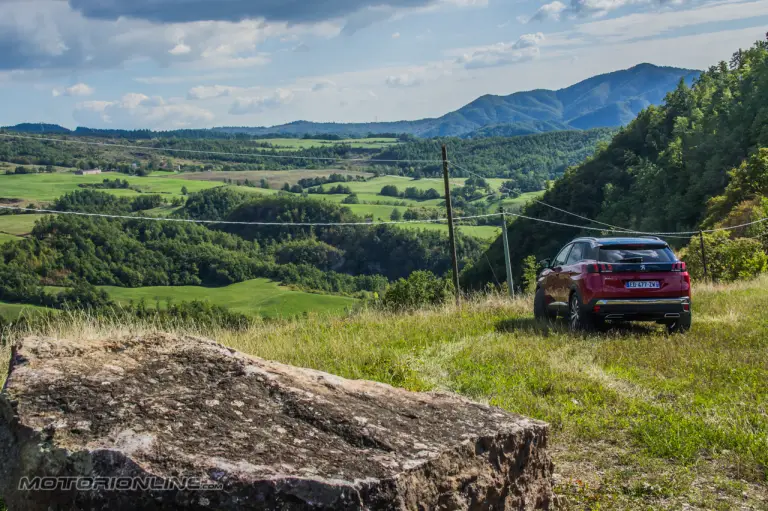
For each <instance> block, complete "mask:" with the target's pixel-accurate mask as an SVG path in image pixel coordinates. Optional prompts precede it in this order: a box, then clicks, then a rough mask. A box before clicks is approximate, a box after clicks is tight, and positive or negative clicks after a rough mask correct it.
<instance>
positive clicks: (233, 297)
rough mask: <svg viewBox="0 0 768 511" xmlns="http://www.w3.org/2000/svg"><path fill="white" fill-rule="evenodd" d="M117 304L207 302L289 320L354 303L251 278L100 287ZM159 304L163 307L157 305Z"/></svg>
mask: <svg viewBox="0 0 768 511" xmlns="http://www.w3.org/2000/svg"><path fill="white" fill-rule="evenodd" d="M102 289H104V290H105V291H106V292H107V293H108V294H109V296H110V297H111V298H112V299H113V300H115V301H116V302H118V303H121V304H127V303H129V302H130V301H131V300H133V301H134V302H138V301H139V300H142V299H144V300H145V301H146V302H147V304H148V305H153V304H154V303H155V302H157V301H160V302H167V301H169V300H170V301H172V302H176V303H179V302H189V301H193V300H201V301H208V302H211V303H213V304H215V305H220V306H222V307H226V308H228V309H230V310H233V311H236V312H241V313H243V314H246V315H249V316H264V317H292V316H297V315H301V314H304V313H311V312H315V313H320V314H325V313H340V312H343V311H344V310H345V309H346V308H348V307H351V306H352V305H353V304H354V303H355V300H354V299H352V298H347V297H343V296H332V295H321V294H313V293H305V292H302V291H294V290H292V289H289V288H287V287H283V286H280V285H278V284H276V283H274V282H272V281H270V280H267V279H255V280H249V281H247V282H241V283H239V284H232V285H231V286H226V287H220V288H208V287H199V286H176V287H174V286H168V287H141V288H135V289H129V288H122V287H110V286H103V287H102ZM161 305H163V304H161Z"/></svg>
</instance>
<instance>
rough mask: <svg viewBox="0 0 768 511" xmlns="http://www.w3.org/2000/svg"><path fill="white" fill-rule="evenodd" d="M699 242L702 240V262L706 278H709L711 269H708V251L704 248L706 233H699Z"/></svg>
mask: <svg viewBox="0 0 768 511" xmlns="http://www.w3.org/2000/svg"><path fill="white" fill-rule="evenodd" d="M699 240H701V261H702V262H703V263H704V278H705V279H706V278H707V277H708V276H709V269H708V268H707V249H706V248H705V247H704V233H703V232H702V231H699Z"/></svg>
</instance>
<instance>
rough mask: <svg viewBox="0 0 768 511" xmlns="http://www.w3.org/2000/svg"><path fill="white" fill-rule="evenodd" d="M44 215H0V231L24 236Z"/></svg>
mask: <svg viewBox="0 0 768 511" xmlns="http://www.w3.org/2000/svg"><path fill="white" fill-rule="evenodd" d="M44 216H45V215H0V233H3V234H12V235H14V236H25V235H27V234H29V233H31V232H32V228H33V227H34V226H35V222H37V221H38V220H40V219H41V218H42V217H44Z"/></svg>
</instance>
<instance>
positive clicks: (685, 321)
mask: <svg viewBox="0 0 768 511" xmlns="http://www.w3.org/2000/svg"><path fill="white" fill-rule="evenodd" d="M692 316H693V315H692V314H685V315H683V316H681V317H680V319H678V320H676V321H675V322H674V323H669V324H667V332H668V333H669V334H684V333H686V332H688V331H689V330H690V329H691V324H692V322H693V317H692Z"/></svg>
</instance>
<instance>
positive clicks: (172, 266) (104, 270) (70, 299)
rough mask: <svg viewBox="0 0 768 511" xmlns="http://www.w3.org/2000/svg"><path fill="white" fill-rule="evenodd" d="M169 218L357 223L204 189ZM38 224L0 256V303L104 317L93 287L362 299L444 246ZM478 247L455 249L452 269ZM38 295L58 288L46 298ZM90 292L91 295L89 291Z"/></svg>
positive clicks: (232, 230) (137, 204) (69, 222)
mask: <svg viewBox="0 0 768 511" xmlns="http://www.w3.org/2000/svg"><path fill="white" fill-rule="evenodd" d="M157 199H158V197H157V196H149V195H143V196H139V197H136V198H133V199H128V198H119V197H114V196H112V195H109V194H107V193H105V192H102V191H97V190H90V189H87V190H78V191H76V192H73V193H71V194H67V195H65V196H63V197H61V198H60V199H58V200H57V201H56V202H55V203H54V205H53V208H54V209H55V210H57V211H78V212H87V213H110V214H115V213H118V214H125V215H130V214H135V213H136V212H141V211H142V210H144V209H147V207H148V206H152V207H155V206H156V205H155V204H151V202H153V201H154V200H157ZM177 216H178V217H179V218H188V219H196V218H205V219H206V220H210V219H215V220H217V219H221V220H228V221H245V222H259V221H263V222H302V223H307V222H316V223H329V222H363V223H364V220H363V219H361V218H359V217H357V216H355V215H353V214H352V213H351V212H350V211H349V210H348V209H347V208H344V207H342V206H340V205H337V204H333V203H329V202H325V201H315V200H311V199H307V198H302V197H296V196H293V195H290V194H280V195H278V196H266V197H265V196H253V195H248V194H244V193H242V192H239V191H237V190H233V189H225V188H214V189H210V190H206V191H204V192H200V193H198V194H193V195H191V196H190V197H189V199H188V200H187V203H186V205H185V206H184V207H183V208H181V210H180V211H178V212H177ZM216 227H217V226H215V225H211V226H210V228H209V227H207V226H202V225H198V224H194V223H184V222H156V221H150V220H146V219H142V218H141V217H136V218H135V219H134V218H125V219H105V218H94V217H82V216H66V215H59V216H48V217H45V218H43V219H41V220H39V221H38V222H37V224H36V225H35V227H34V229H33V231H32V235H31V237H30V238H27V239H24V240H21V241H15V242H8V243H5V244H4V245H2V247H0V254H2V259H0V276H2V275H6V276H13V277H12V278H11V277H8V278H4V279H2V282H0V300H5V301H10V302H17V303H30V304H34V305H46V306H51V307H54V306H60V305H62V304H63V303H65V302H66V303H70V304H71V303H81V304H89V305H103V304H104V303H106V298H105V296H104V295H103V293H99V292H97V291H96V290H95V289H94V288H93V287H92V286H98V285H111V286H119V287H132V288H135V287H144V286H185V285H203V286H209V287H213V286H225V285H229V284H233V283H237V282H243V281H246V280H250V279H254V278H269V279H272V280H275V281H277V282H280V283H282V284H286V285H293V286H295V287H298V288H301V289H304V290H308V291H319V292H324V293H336V294H346V295H353V296H364V295H366V294H369V293H380V292H382V291H384V289H385V288H386V286H387V284H388V282H389V281H390V280H395V279H398V278H402V277H407V276H408V275H409V274H410V273H412V272H413V271H417V270H427V271H431V272H433V273H435V274H438V275H442V274H444V273H446V272H447V271H448V269H449V268H450V264H451V263H450V257H449V256H448V254H449V251H448V239H447V236H446V235H445V234H443V233H439V232H432V231H427V232H420V231H416V230H414V231H412V230H405V229H399V228H397V227H394V226H386V225H371V226H366V225H360V226H329V227H324V226H314V227H312V226H295V227H270V226H251V225H247V226H240V225H237V226H232V225H220V226H218V228H216ZM481 250H482V246H481V244H480V242H478V241H477V240H476V239H475V238H471V237H460V238H459V253H460V254H461V257H462V266H463V265H464V264H466V263H467V262H468V261H471V260H473V259H475V258H477V257H478V256H479V255H480V253H481ZM43 286H57V287H63V288H68V289H69V291H68V294H67V293H62V294H60V295H56V296H53V295H50V294H48V293H46V291H45V289H44V287H43ZM89 286H90V287H89Z"/></svg>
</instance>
